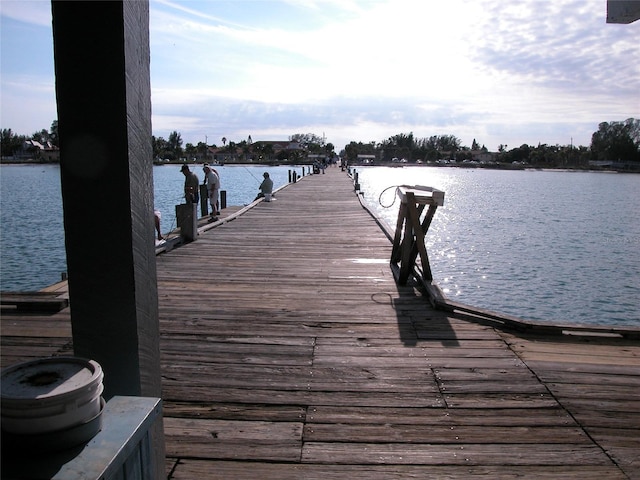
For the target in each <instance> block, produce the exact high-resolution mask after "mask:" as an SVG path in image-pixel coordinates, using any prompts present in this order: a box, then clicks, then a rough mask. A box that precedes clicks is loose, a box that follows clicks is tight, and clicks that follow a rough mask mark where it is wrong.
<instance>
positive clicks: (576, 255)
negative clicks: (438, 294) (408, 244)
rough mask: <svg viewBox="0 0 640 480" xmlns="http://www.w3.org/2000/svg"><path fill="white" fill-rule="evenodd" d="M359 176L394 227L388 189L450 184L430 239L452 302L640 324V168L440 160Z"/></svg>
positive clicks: (545, 317)
mask: <svg viewBox="0 0 640 480" xmlns="http://www.w3.org/2000/svg"><path fill="white" fill-rule="evenodd" d="M358 173H359V182H360V184H361V188H362V189H363V190H364V193H365V199H366V200H367V202H369V203H370V204H372V205H374V206H375V209H376V211H377V214H378V215H379V216H380V217H381V218H383V219H384V220H385V221H386V222H387V223H388V224H389V225H390V226H392V227H393V228H395V225H396V221H397V215H398V202H397V201H396V202H395V203H393V202H394V200H395V196H394V195H395V189H390V190H388V191H386V192H384V193H383V190H384V189H385V188H387V187H389V186H393V185H400V184H410V185H426V186H431V187H435V188H438V189H440V190H444V191H445V202H444V206H443V207H440V208H439V209H438V211H437V212H436V215H435V217H434V220H433V223H432V225H431V228H430V230H429V233H428V235H427V238H426V244H427V252H428V253H429V259H430V263H431V267H432V271H433V276H434V280H435V281H436V283H438V284H439V285H440V287H441V288H443V290H444V291H445V293H446V295H447V297H449V298H451V299H452V300H456V301H460V302H463V303H467V304H470V305H473V306H478V307H483V308H487V309H490V310H494V311H499V312H504V313H508V314H511V315H515V316H518V317H521V318H525V319H529V320H539V321H553V322H564V323H583V324H599V325H632V326H638V327H640V255H638V248H639V247H640V193H638V186H639V185H640V175H631V174H630V175H626V174H625V175H622V174H610V173H593V172H553V171H503V170H483V169H461V168H436V167H405V168H385V167H374V168H361V169H358ZM381 194H382V196H380V195H381ZM392 203H393V205H392V206H391V207H390V208H385V207H388V206H389V205H390V204H392Z"/></svg>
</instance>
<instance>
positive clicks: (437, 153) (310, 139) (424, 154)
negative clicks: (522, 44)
mask: <svg viewBox="0 0 640 480" xmlns="http://www.w3.org/2000/svg"><path fill="white" fill-rule="evenodd" d="M28 140H35V141H37V142H39V143H41V144H43V145H46V144H47V143H51V145H53V146H54V147H58V146H59V143H58V140H59V139H58V121H57V120H54V121H53V122H52V124H51V127H50V129H49V130H46V129H42V130H39V131H37V132H34V133H33V134H31V135H30V136H27V135H18V134H15V133H14V132H13V131H12V130H11V129H10V128H9V129H1V130H0V149H1V152H2V156H3V157H5V156H6V157H11V156H14V155H15V154H16V153H19V152H22V151H23V149H24V144H25V142H26V141H28ZM221 141H222V144H223V146H222V147H221V151H223V152H224V151H226V152H234V153H238V154H239V155H241V156H244V158H249V157H263V158H269V159H272V158H276V159H278V160H284V158H277V152H273V150H272V147H271V146H270V145H269V144H268V143H267V144H265V143H259V142H256V144H255V145H254V143H253V141H252V140H251V136H249V137H248V138H247V139H246V140H242V141H240V142H233V141H227V139H226V137H222V138H221ZM289 141H297V142H299V143H301V145H302V146H303V147H304V148H303V150H304V152H305V154H306V153H312V154H326V155H329V156H333V155H334V154H335V152H334V146H333V144H331V143H325V139H324V137H320V136H318V135H315V134H312V133H306V134H300V133H298V134H294V135H292V136H290V137H289ZM152 147H153V158H154V159H160V158H161V159H169V160H179V159H181V158H184V157H186V158H192V157H198V158H206V157H207V152H208V150H209V148H214V149H217V148H218V147H217V146H216V144H215V143H214V144H212V145H207V143H206V142H198V143H197V144H196V145H193V144H192V143H187V144H186V145H185V146H184V147H183V141H182V136H181V134H180V133H179V132H177V131H173V132H171V133H170V134H169V138H168V139H167V140H165V139H164V138H163V137H155V136H152ZM479 153H489V152H488V149H487V148H486V147H485V146H484V145H480V144H479V143H478V142H477V141H476V140H475V139H474V140H473V142H472V144H471V147H468V146H463V145H462V142H461V141H460V139H459V138H457V137H456V136H455V135H432V136H429V137H424V138H418V137H416V136H414V134H413V132H411V133H408V134H407V133H400V134H397V135H394V136H391V137H389V138H388V139H386V140H382V141H380V142H375V141H372V142H369V143H363V142H355V141H352V142H350V143H349V144H348V145H346V146H345V148H344V150H343V151H341V152H340V156H342V157H346V159H347V160H348V161H349V162H351V163H354V162H356V161H357V158H358V155H373V156H375V158H376V159H377V160H380V161H383V162H391V161H392V160H393V159H396V158H397V159H404V160H405V161H407V162H433V161H438V160H442V159H446V160H455V161H457V162H460V161H465V160H473V159H474V158H476V157H477V156H478V154H479ZM280 154H281V155H288V156H291V155H294V156H295V155H300V153H295V152H281V153H280ZM494 157H495V160H496V161H497V162H501V163H513V162H516V163H527V164H530V165H534V166H541V167H549V168H558V167H574V168H583V167H587V166H588V165H589V162H590V161H594V160H595V161H603V162H624V163H633V162H638V163H640V120H638V119H635V118H628V119H627V120H624V121H613V122H602V123H600V124H599V125H598V130H597V131H595V132H594V133H593V134H592V136H591V145H590V146H589V147H586V146H574V145H547V144H538V145H537V146H531V145H527V144H523V145H520V146H519V147H514V148H511V149H510V150H509V149H508V145H500V146H499V147H498V151H497V152H495V155H494ZM296 159H297V158H296ZM296 159H293V160H296Z"/></svg>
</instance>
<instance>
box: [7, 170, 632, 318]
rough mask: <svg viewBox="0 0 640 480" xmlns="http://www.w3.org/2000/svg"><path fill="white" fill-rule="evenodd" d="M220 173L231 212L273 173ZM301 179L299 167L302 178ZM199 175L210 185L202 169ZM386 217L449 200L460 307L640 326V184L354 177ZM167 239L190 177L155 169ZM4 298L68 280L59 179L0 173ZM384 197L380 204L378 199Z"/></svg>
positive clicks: (504, 176)
mask: <svg viewBox="0 0 640 480" xmlns="http://www.w3.org/2000/svg"><path fill="white" fill-rule="evenodd" d="M291 169H293V167H285V166H282V167H253V166H247V167H244V166H224V167H219V168H218V171H219V172H220V175H221V179H222V187H221V188H222V189H223V190H226V191H227V204H228V205H244V204H247V203H250V202H251V201H252V200H253V199H254V197H255V195H256V193H257V191H258V190H257V189H258V185H259V183H260V181H261V179H262V173H263V172H264V171H269V173H270V175H271V177H272V178H273V179H274V184H275V186H276V187H279V186H281V185H284V184H285V183H287V181H288V172H289V170H291ZM296 170H297V171H298V173H300V171H301V168H300V167H298V168H296ZM194 171H195V172H196V173H197V174H198V176H199V177H200V178H201V179H202V170H201V168H200V167H196V168H195V169H194ZM358 172H359V175H360V183H361V185H362V189H363V190H364V193H365V200H366V201H368V202H369V203H370V204H371V205H372V206H374V208H375V210H376V211H377V212H378V215H379V216H380V217H381V218H382V219H383V220H384V221H386V222H387V223H388V224H389V225H391V226H392V227H393V228H395V223H396V219H397V214H398V202H397V201H395V189H394V188H391V189H389V190H387V191H386V192H385V193H383V191H384V190H385V189H386V188H387V187H393V186H395V185H400V184H410V185H427V186H432V187H436V188H439V189H441V190H444V191H445V192H446V195H445V205H444V206H443V207H440V208H439V209H438V211H437V213H436V216H435V218H434V221H433V223H432V226H431V228H430V230H429V233H428V235H427V250H428V252H429V257H430V261H431V266H432V269H433V274H434V278H435V280H436V282H437V283H438V284H439V285H440V286H441V287H442V288H443V289H444V290H445V292H446V294H447V296H449V297H450V298H452V299H455V300H458V301H461V302H464V303H468V304H471V305H475V306H478V307H483V308H488V309H491V310H496V311H500V312H504V313H509V314H512V315H516V316H519V317H522V318H525V319H530V320H540V321H557V322H567V323H585V324H599V325H631V326H636V327H640V256H639V255H638V250H639V247H640V194H639V193H637V189H638V186H639V185H640V175H632V174H629V175H627V174H625V175H622V174H606V173H588V172H542V171H513V172H512V171H500V170H482V169H477V170H474V169H457V168H432V167H404V168H387V167H366V168H358ZM153 173H154V193H155V205H156V208H158V209H159V210H160V211H161V213H162V231H163V232H166V231H169V230H170V229H172V228H174V227H175V205H177V204H179V203H181V202H182V186H183V184H184V177H183V175H182V174H181V173H180V171H179V167H178V166H175V165H167V166H157V167H154V172H153ZM0 181H1V183H0V187H1V190H0V194H1V195H0V199H1V208H0V215H1V216H0V241H1V248H0V260H1V263H0V283H1V288H2V290H37V289H40V288H44V287H45V286H47V285H50V284H52V283H54V282H57V281H58V280H59V279H60V275H61V272H64V271H66V263H65V262H66V260H65V251H64V229H63V225H62V205H61V194H60V171H59V167H58V166H55V165H2V166H1V167H0ZM381 193H382V196H381Z"/></svg>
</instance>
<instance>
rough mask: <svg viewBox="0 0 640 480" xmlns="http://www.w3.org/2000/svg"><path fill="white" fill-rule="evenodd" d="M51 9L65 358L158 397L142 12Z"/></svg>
mask: <svg viewBox="0 0 640 480" xmlns="http://www.w3.org/2000/svg"><path fill="white" fill-rule="evenodd" d="M51 3H52V13H53V40H54V56H55V74H56V95H57V103H58V125H59V127H58V128H59V135H60V165H61V168H60V171H61V177H62V178H61V180H62V201H63V207H64V226H65V242H66V250H67V266H68V272H69V295H70V303H71V322H72V330H73V344H74V352H75V354H76V355H78V356H82V357H88V358H91V359H93V360H96V361H97V362H99V363H100V365H101V366H102V368H103V371H104V374H105V378H104V385H105V392H104V396H105V398H107V399H109V398H111V397H113V396H114V395H134V396H140V395H142V396H152V397H160V395H161V378H160V354H159V326H158V294H157V286H156V283H157V281H156V264H155V261H156V259H155V252H154V233H153V232H154V219H153V171H152V148H151V93H150V92H151V89H150V73H149V58H150V53H149V3H148V1H144V0H143V1H138V0H136V1H115V0H114V1H98V2H93V1H78V2H61V1H54V2H51ZM43 214H45V215H46V211H45V212H43Z"/></svg>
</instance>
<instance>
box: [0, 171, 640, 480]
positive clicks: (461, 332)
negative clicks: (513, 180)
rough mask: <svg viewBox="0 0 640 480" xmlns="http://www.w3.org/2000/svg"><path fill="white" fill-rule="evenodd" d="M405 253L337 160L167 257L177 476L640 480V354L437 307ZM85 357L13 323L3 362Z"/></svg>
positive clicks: (630, 343)
mask: <svg viewBox="0 0 640 480" xmlns="http://www.w3.org/2000/svg"><path fill="white" fill-rule="evenodd" d="M445 208H446V207H445ZM433 221H434V222H437V221H438V219H437V215H436V216H435V218H434V220H433ZM391 250H392V244H391V242H390V241H389V239H388V238H387V237H386V236H385V235H384V234H382V232H381V230H380V227H379V226H378V225H377V223H376V221H375V220H374V219H373V218H372V217H371V216H370V215H369V214H368V213H367V212H366V211H365V210H363V208H362V207H361V205H360V203H359V201H358V199H357V195H356V194H355V193H354V190H353V184H352V182H351V181H350V179H349V178H348V177H347V175H346V174H345V173H344V172H341V171H340V170H339V169H338V168H335V167H334V168H330V169H328V170H327V172H326V174H324V175H322V174H319V175H313V176H310V177H305V178H303V179H302V180H301V181H299V182H298V183H297V184H295V185H291V186H289V187H287V188H285V189H283V190H281V191H280V192H278V193H277V195H276V200H275V201H272V202H270V203H266V202H262V203H259V204H257V205H256V206H255V207H254V208H252V209H249V210H247V211H246V212H244V213H243V214H242V215H239V216H238V217H237V218H235V219H234V220H233V221H228V222H226V223H223V224H221V225H219V226H217V227H215V228H212V229H210V230H207V231H206V232H203V233H202V234H201V235H200V236H199V238H198V239H197V241H195V242H193V243H189V244H187V245H182V246H180V247H179V248H176V249H174V250H171V251H169V252H166V253H162V254H160V255H159V256H158V257H157V267H158V295H159V303H160V305H159V307H160V309H159V311H160V329H161V359H162V375H163V378H162V383H163V405H164V431H165V444H166V468H167V475H168V478H170V479H174V480H193V479H205V478H206V479H209V478H220V479H252V480H254V479H261V480H262V479H277V480H283V479H323V480H326V479H342V478H349V479H363V480H364V479H366V480H370V479H382V478H384V479H390V478H394V479H405V478H438V479H441V478H447V479H453V478H460V479H463V478H464V479H467V478H473V477H480V476H482V477H483V478H491V479H511V478H535V479H541V478H547V479H554V480H555V479H569V478H571V479H598V480H602V479H640V460H639V455H638V452H640V394H639V391H640V390H639V389H640V341H638V340H637V339H634V338H623V337H622V336H620V335H617V334H616V333H615V332H614V333H610V334H608V335H603V334H602V332H595V333H594V334H590V332H588V331H586V332H578V333H576V334H573V335H541V334H538V335H536V334H526V335H525V334H522V333H518V332H515V331H510V330H504V329H498V328H496V327H495V326H494V325H492V324H489V323H487V322H483V321H482V320H480V321H474V319H473V316H472V315H470V314H465V316H464V317H463V316H462V315H459V314H457V313H455V314H454V313H452V312H444V311H439V310H434V309H433V308H432V307H431V305H430V303H429V302H428V301H427V299H426V298H425V296H424V294H423V292H422V290H421V288H419V287H418V285H417V284H416V283H415V282H414V281H412V280H411V279H410V280H409V281H408V282H407V284H406V285H398V284H396V282H395V280H394V276H393V274H392V271H391V269H390V266H389V263H390V258H391ZM59 288H61V293H62V294H64V286H63V285H62V286H60V287H59ZM50 290H55V287H54V288H52V289H50ZM70 308H73V301H71V307H70ZM71 352H72V343H71V327H70V321H69V308H64V309H62V310H61V311H60V312H57V313H43V312H25V311H10V310H3V314H2V352H1V354H2V366H3V367H4V366H7V365H9V364H12V363H15V362H17V361H23V360H28V359H31V358H34V357H42V356H49V355H60V354H70V353H71ZM107 374H108V373H107Z"/></svg>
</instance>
